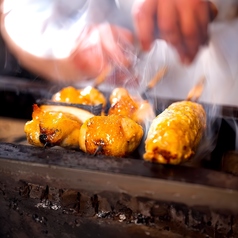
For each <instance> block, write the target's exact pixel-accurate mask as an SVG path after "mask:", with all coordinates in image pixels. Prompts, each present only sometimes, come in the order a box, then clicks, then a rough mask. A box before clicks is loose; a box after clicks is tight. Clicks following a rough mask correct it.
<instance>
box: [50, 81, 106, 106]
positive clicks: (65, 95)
mask: <svg viewBox="0 0 238 238" xmlns="http://www.w3.org/2000/svg"><path fill="white" fill-rule="evenodd" d="M52 100H53V101H56V102H66V103H75V104H84V105H99V104H102V105H103V107H105V106H106V98H105V97H104V95H103V94H102V93H101V92H100V91H99V90H97V89H96V88H93V87H91V86H88V87H85V88H83V89H76V88H74V87H71V86H69V87H66V88H63V89H62V90H61V91H59V92H57V93H56V94H54V95H53V96H52Z"/></svg>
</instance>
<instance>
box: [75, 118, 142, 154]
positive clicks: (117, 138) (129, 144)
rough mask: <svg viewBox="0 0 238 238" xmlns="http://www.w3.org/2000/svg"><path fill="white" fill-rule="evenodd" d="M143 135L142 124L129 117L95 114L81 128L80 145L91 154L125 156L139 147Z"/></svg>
mask: <svg viewBox="0 0 238 238" xmlns="http://www.w3.org/2000/svg"><path fill="white" fill-rule="evenodd" d="M142 136H143V129H142V126H140V125H139V124H137V123H136V122H135V121H133V120H132V119H130V118H128V117H125V116H122V115H110V116H94V117H92V118H90V119H88V120H87V121H86V122H85V123H84V124H83V125H82V127H81V128H80V133H79V146H80V149H81V150H83V151H84V152H86V153H89V154H103V155H107V156H115V157H123V156H127V155H129V154H130V153H132V152H133V151H134V150H135V149H136V148H137V147H138V145H139V144H140V141H141V139H142Z"/></svg>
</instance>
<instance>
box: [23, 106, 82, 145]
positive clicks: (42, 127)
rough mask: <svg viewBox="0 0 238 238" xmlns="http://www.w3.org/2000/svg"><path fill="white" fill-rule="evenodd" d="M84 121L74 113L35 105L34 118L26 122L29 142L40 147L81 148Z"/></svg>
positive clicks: (25, 129) (25, 128)
mask: <svg viewBox="0 0 238 238" xmlns="http://www.w3.org/2000/svg"><path fill="white" fill-rule="evenodd" d="M81 125H82V122H81V121H80V120H79V119H78V118H77V117H76V116H74V115H72V114H70V113H66V112H61V111H44V110H42V109H41V108H39V107H38V106H37V105H36V104H35V105H33V113H32V120H31V121H28V122H27V123H26V124H25V127H24V131H25V133H26V137H27V141H28V143H29V144H31V145H34V146H40V147H51V146H61V147H69V148H79V144H78V141H79V130H80V127H81Z"/></svg>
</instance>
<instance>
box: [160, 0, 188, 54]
mask: <svg viewBox="0 0 238 238" xmlns="http://www.w3.org/2000/svg"><path fill="white" fill-rule="evenodd" d="M171 3H172V4H171ZM157 15H158V16H157V24H158V27H159V32H160V37H161V38H162V39H164V40H165V41H167V42H168V43H169V44H171V45H172V46H173V47H174V48H175V49H176V50H177V52H178V53H179V55H182V54H183V52H184V45H183V38H182V34H181V29H180V21H179V18H180V16H179V12H178V9H177V6H176V5H175V4H173V2H172V1H170V0H166V1H164V0H158V6H157Z"/></svg>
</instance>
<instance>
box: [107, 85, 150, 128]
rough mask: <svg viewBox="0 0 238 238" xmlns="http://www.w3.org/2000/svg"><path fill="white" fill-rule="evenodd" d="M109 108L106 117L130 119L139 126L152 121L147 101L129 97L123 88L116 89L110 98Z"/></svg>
mask: <svg viewBox="0 0 238 238" xmlns="http://www.w3.org/2000/svg"><path fill="white" fill-rule="evenodd" d="M110 103H111V107H110V109H109V112H108V115H123V116H127V117H129V118H131V119H132V120H134V121H135V122H137V123H139V124H143V123H145V121H146V120H148V119H154V118H155V114H154V111H153V109H152V107H151V105H150V103H149V102H148V101H147V100H142V99H141V100H139V99H136V98H133V97H131V95H130V94H129V92H128V91H127V90H126V89H124V88H116V89H114V90H113V92H112V94H111V96H110Z"/></svg>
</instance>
